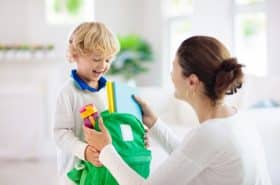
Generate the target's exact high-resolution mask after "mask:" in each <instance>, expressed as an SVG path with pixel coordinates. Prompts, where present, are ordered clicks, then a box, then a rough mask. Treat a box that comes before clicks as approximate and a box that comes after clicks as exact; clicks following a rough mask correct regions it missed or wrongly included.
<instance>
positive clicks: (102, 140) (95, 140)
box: [83, 118, 112, 151]
mask: <svg viewBox="0 0 280 185" xmlns="http://www.w3.org/2000/svg"><path fill="white" fill-rule="evenodd" d="M98 123H99V128H100V132H98V131H96V130H94V129H90V128H87V127H85V126H84V127H83V130H84V136H85V140H86V142H87V143H88V144H89V145H90V146H92V147H94V148H95V149H97V150H98V151H101V150H102V149H103V148H104V147H105V146H106V145H108V144H111V143H112V138H111V135H110V134H109V132H108V131H107V129H106V128H105V126H104V124H103V120H102V118H99V120H98Z"/></svg>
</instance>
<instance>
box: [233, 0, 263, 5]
mask: <svg viewBox="0 0 280 185" xmlns="http://www.w3.org/2000/svg"><path fill="white" fill-rule="evenodd" d="M264 1H265V0H236V3H237V4H240V5H251V4H256V3H263V2H264Z"/></svg>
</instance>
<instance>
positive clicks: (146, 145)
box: [144, 128, 150, 148]
mask: <svg viewBox="0 0 280 185" xmlns="http://www.w3.org/2000/svg"><path fill="white" fill-rule="evenodd" d="M148 132H149V130H148V129H146V128H145V134H144V144H145V147H146V148H150V140H149V135H148V134H149V133H148Z"/></svg>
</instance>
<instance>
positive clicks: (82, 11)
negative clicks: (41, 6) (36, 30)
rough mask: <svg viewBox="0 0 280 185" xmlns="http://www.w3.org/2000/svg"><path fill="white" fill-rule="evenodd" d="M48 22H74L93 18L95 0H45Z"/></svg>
mask: <svg viewBox="0 0 280 185" xmlns="http://www.w3.org/2000/svg"><path fill="white" fill-rule="evenodd" d="M45 3H46V16H47V22H48V23H50V24H74V23H78V22H82V21H88V20H93V12H94V5H93V0H45Z"/></svg>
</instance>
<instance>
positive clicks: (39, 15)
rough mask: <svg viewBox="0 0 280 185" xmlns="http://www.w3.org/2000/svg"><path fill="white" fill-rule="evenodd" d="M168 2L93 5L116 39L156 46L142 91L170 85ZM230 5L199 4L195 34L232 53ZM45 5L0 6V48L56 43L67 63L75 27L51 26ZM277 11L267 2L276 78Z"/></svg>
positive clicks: (116, 0) (10, 0)
mask: <svg viewBox="0 0 280 185" xmlns="http://www.w3.org/2000/svg"><path fill="white" fill-rule="evenodd" d="M164 1H166V0H152V1H151V0H142V1H139V0H95V12H93V14H94V16H95V19H96V20H99V21H103V22H105V23H106V24H107V25H108V26H109V27H111V29H112V30H113V31H114V32H116V33H120V34H127V33H138V34H141V35H143V36H144V37H145V38H146V39H147V40H148V41H149V42H150V43H152V46H153V49H154V51H155V56H156V57H155V63H154V64H152V65H150V66H149V67H150V72H149V73H147V74H144V75H141V76H140V77H139V78H138V81H139V84H140V85H161V84H164V83H165V82H166V81H167V80H168V77H167V76H169V67H168V66H169V62H170V61H169V59H168V55H167V52H168V51H167V48H168V45H167V42H166V35H167V33H166V32H167V28H166V23H165V22H164V19H163V16H162V4H163V3H164ZM232 2H233V1H232V0H224V1H219V0H214V1H213V0H211V1H210V0H208V1H206V0H195V1H194V6H195V10H196V11H195V12H194V24H193V26H194V29H193V30H194V32H193V34H207V35H213V36H216V37H218V38H219V39H220V40H222V41H223V42H224V43H225V44H226V45H227V46H228V47H229V48H232V46H233V40H232V39H233V36H232V6H231V4H232ZM44 4H45V1H44V0H2V1H1V6H0V12H1V16H0V27H1V29H0V43H2V42H4V43H20V42H31V43H54V44H55V47H56V55H57V56H58V58H63V57H64V56H65V48H66V42H67V37H68V34H69V32H70V31H71V30H72V28H73V27H74V26H75V25H49V24H47V23H46V19H45V14H44V13H45V7H44ZM279 6H280V2H279V1H278V0H267V13H268V19H267V20H268V34H267V36H268V45H267V46H268V60H269V61H268V69H269V74H277V71H278V69H279V68H280V65H279V62H278V58H279V57H278V43H279V41H280V37H279V36H278V33H279V32H280V24H279V21H278V20H279V18H280V11H278V7H279ZM22 25H24V26H22ZM59 60H61V59H59ZM63 62H64V61H63Z"/></svg>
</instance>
